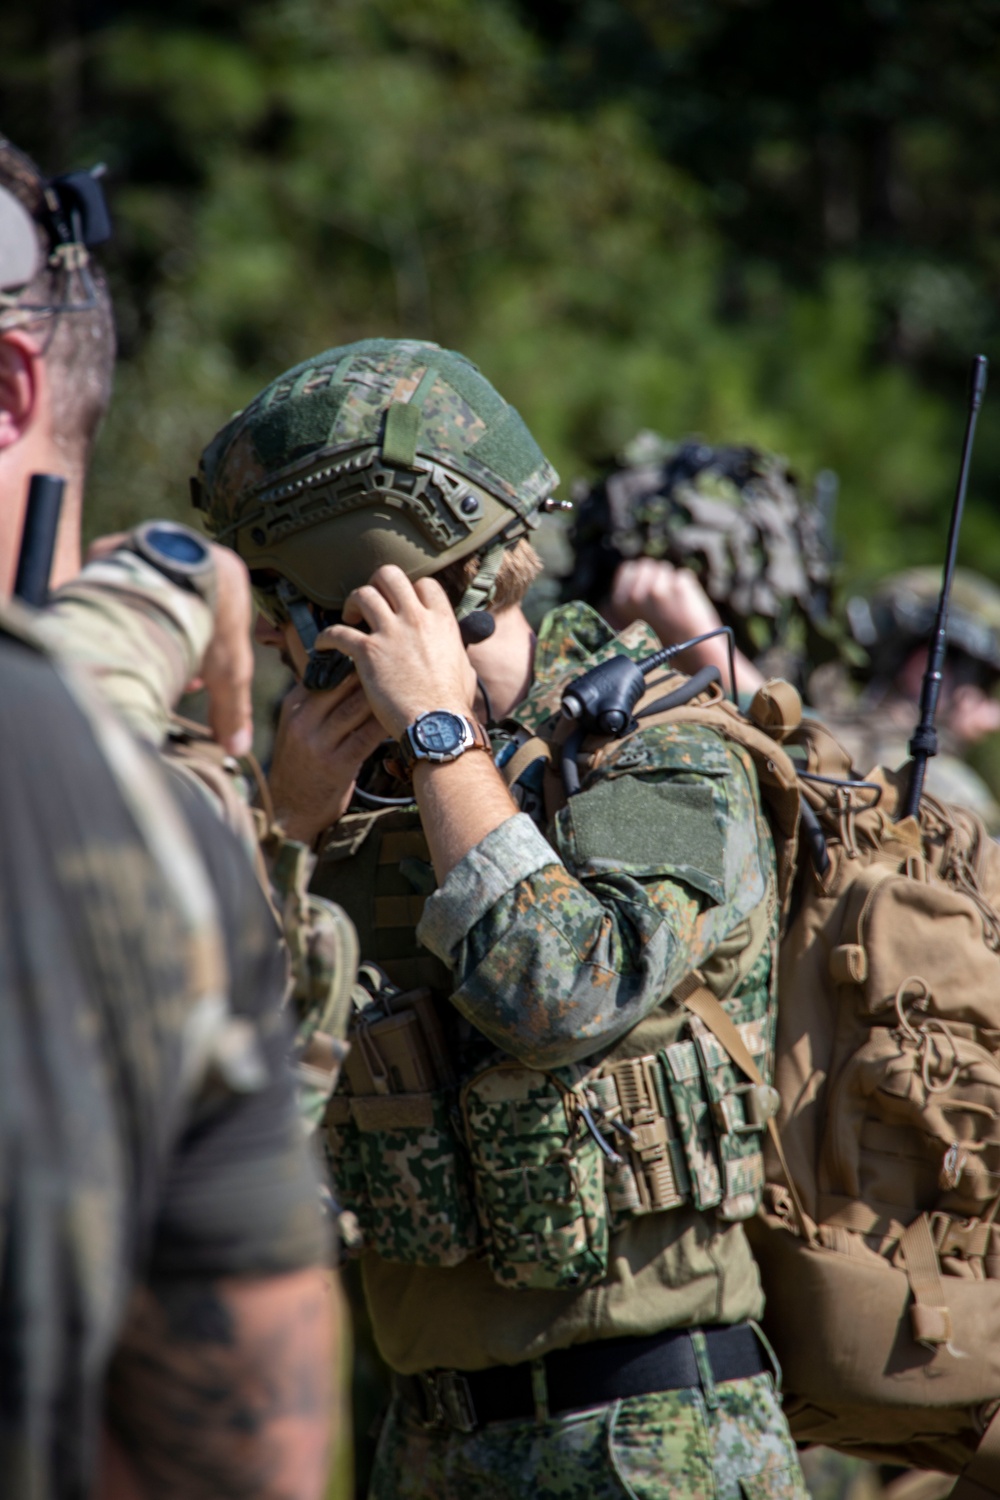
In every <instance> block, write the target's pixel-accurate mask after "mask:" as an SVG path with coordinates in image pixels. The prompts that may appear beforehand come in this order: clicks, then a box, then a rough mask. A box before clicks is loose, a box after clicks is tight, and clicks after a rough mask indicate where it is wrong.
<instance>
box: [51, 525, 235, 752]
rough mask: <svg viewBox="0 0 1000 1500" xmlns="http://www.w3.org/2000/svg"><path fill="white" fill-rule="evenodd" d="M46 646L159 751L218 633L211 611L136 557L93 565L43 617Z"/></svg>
mask: <svg viewBox="0 0 1000 1500" xmlns="http://www.w3.org/2000/svg"><path fill="white" fill-rule="evenodd" d="M38 627H39V631H40V633H41V634H42V635H43V637H44V639H45V641H46V643H47V644H48V645H49V646H50V647H51V648H52V649H53V650H54V651H56V652H57V653H58V654H59V655H60V656H61V657H63V658H64V659H65V660H68V661H72V662H73V663H74V664H76V665H77V666H80V667H83V668H84V670H85V671H86V672H87V673H88V675H89V676H90V677H91V678H92V679H93V680H94V681H95V682H96V684H97V686H98V687H99V688H100V690H101V693H102V694H103V696H104V697H105V698H106V699H107V701H108V702H109V703H110V704H111V706H112V707H113V708H115V709H116V710H117V711H118V713H120V714H121V716H122V718H123V719H124V720H125V721H126V723H127V724H128V725H129V727H130V728H131V729H132V730H133V732H134V733H136V734H138V735H139V736H140V737H141V738H142V739H145V740H148V741H149V742H150V743H151V744H154V745H159V744H161V743H162V741H163V737H164V735H165V734H166V730H167V724H168V721H169V718H170V713H171V710H172V709H173V707H174V705H175V704H176V702H177V700H178V698H179V697H180V695H181V693H182V692H183V691H184V688H185V687H186V685H187V684H188V682H190V680H191V678H192V677H193V676H194V675H195V672H196V670H197V667H198V664H199V662H200V661H201V659H202V656H203V655H204V653H205V648H206V647H207V645H208V643H209V640H210V639H211V636H212V630H213V614H212V609H211V607H210V606H209V605H208V604H207V603H206V602H205V600H203V599H202V598H200V597H199V596H198V595H197V594H194V593H192V592H191V591H190V590H188V589H184V588H180V587H178V585H177V584H175V583H172V582H171V581H170V580H169V579H168V578H165V577H164V575H163V574H162V573H160V572H159V571H158V570H157V569H156V568H154V567H152V566H151V565H150V564H149V563H147V562H145V561H144V560H143V559H142V558H140V557H138V556H136V554H135V553H133V552H129V551H127V550H124V549H122V550H120V551H118V552H115V553H112V555H111V556H110V557H107V558H102V559H101V560H99V561H97V562H92V563H88V564H87V566H86V567H85V568H84V570H83V572H82V573H80V574H79V575H78V577H76V578H75V579H74V580H73V581H72V582H71V583H69V584H66V585H65V586H64V587H63V588H61V589H60V590H59V591H58V593H57V594H56V595H55V596H54V598H53V600H52V602H51V604H50V605H49V607H48V609H46V610H44V611H42V613H41V614H40V615H39V617H38Z"/></svg>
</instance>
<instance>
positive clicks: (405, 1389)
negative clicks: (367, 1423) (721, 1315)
mask: <svg viewBox="0 0 1000 1500" xmlns="http://www.w3.org/2000/svg"><path fill="white" fill-rule="evenodd" d="M771 1368H772V1367H771V1364H770V1361H769V1359H768V1357H767V1356H766V1354H765V1352H764V1349H763V1348H762V1346H761V1343H760V1341H759V1339H758V1337H757V1334H756V1332H755V1330H754V1329H753V1327H752V1326H751V1325H750V1324H749V1323H737V1324H735V1325H734V1326H732V1327H725V1328H723V1327H709V1328H674V1329H669V1330H667V1331H666V1332H665V1333H655V1334H651V1335H650V1336H648V1337H646V1338H617V1339H601V1340H598V1341H597V1342H596V1343H590V1344H575V1345H573V1346H572V1347H571V1348H569V1349H557V1350H554V1351H553V1353H551V1354H547V1355H545V1357H544V1358H543V1359H539V1360H533V1361H528V1362H525V1363H523V1364H518V1365H497V1366H493V1367H492V1368H491V1369H488V1370H468V1371H462V1370H428V1371H421V1372H420V1374H418V1375H397V1376H395V1377H394V1387H395V1390H396V1393H397V1395H398V1396H399V1397H400V1399H401V1400H402V1401H403V1402H404V1404H405V1405H406V1406H407V1407H408V1408H409V1410H410V1411H411V1413H413V1414H414V1415H415V1416H416V1419H417V1421H418V1422H419V1423H420V1424H421V1425H422V1426H424V1427H426V1428H429V1429H433V1430H438V1431H445V1432H447V1431H451V1432H466V1433H469V1432H476V1431H477V1430H478V1429H479V1428H480V1427H485V1426H487V1425H488V1424H489V1423H491V1422H511V1421H534V1420H545V1419H546V1418H547V1417H549V1416H553V1417H554V1416H557V1415H559V1414H560V1413H562V1412H570V1411H585V1410H586V1409H587V1408H588V1407H592V1406H605V1405H607V1404H609V1403H610V1402H612V1401H622V1400H625V1399H626V1398H627V1397H629V1396H646V1395H652V1394H654V1393H655V1392H657V1391H674V1390H682V1389H685V1388H687V1387H696V1386H705V1385H707V1384H711V1383H713V1382H714V1383H716V1384H721V1383H722V1382H724V1381H727V1380H746V1379H749V1378H750V1377H751V1376H754V1375H763V1374H766V1373H768V1372H769V1371H770V1370H771Z"/></svg>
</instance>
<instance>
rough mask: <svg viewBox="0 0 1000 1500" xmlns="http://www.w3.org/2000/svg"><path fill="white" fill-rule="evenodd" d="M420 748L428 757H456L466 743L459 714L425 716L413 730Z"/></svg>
mask: <svg viewBox="0 0 1000 1500" xmlns="http://www.w3.org/2000/svg"><path fill="white" fill-rule="evenodd" d="M411 733H412V735H413V738H414V740H415V741H416V743H417V745H418V747H419V748H420V749H421V750H423V751H425V752H426V753H427V754H428V755H454V754H455V751H456V750H458V749H460V747H461V746H462V744H463V743H464V741H465V725H464V724H463V722H462V720H461V719H460V718H459V716H458V714H450V713H447V712H445V711H443V710H442V711H441V712H439V713H433V714H424V715H423V717H422V718H420V719H418V720H417V722H416V723H415V724H414V726H413V729H412V730H411Z"/></svg>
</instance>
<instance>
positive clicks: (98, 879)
mask: <svg viewBox="0 0 1000 1500" xmlns="http://www.w3.org/2000/svg"><path fill="white" fill-rule="evenodd" d="M271 930H272V929H271V927H270V922H269V918H268V913H267V908H266V905H265V903H264V899H263V896H262V894H261V892H260V890H259V888H258V886H257V884H256V882H255V881H254V879H253V876H252V873H251V872H250V870H249V867H248V866H247V863H246V860H245V858H244V857H243V854H242V852H241V851H240V849H239V848H238V846H237V844H236V843H235V841H234V840H233V839H232V838H231V837H230V835H229V834H228V833H227V832H226V830H225V829H223V828H221V827H220V826H219V824H218V820H217V819H216V818H215V817H214V816H213V814H212V813H211V812H210V810H209V809H208V808H207V806H205V804H204V803H203V802H202V801H201V799H199V798H197V797H196V796H194V795H193V793H192V791H191V789H190V787H189V786H186V785H182V786H180V787H179V788H177V789H175V791H174V792H173V793H171V791H170V790H169V789H168V787H167V785H166V782H165V780H164V778H163V775H162V773H161V771H160V770H159V768H158V766H157V764H156V763H155V762H154V761H153V760H152V758H151V757H149V756H148V755H147V754H146V753H144V752H143V751H141V750H140V748H139V746H138V745H137V743H136V742H135V741H134V740H132V739H131V737H130V736H129V735H128V734H127V732H126V731H125V730H124V728H122V727H121V725H120V724H119V723H118V721H117V720H116V719H114V718H113V717H112V716H111V715H110V713H109V712H108V711H107V710H106V709H104V708H102V707H100V706H99V705H98V704H97V703H95V702H94V701H93V695H92V690H90V689H84V688H83V687H82V686H81V685H80V683H79V682H78V681H77V680H75V679H74V678H73V677H71V676H66V675H65V674H64V673H63V672H62V671H60V670H59V669H57V668H56V667H55V666H54V664H53V663H52V662H51V661H50V660H48V659H47V658H46V657H45V655H44V654H43V653H42V650H41V648H40V646H39V644H38V643H37V641H35V640H34V639H33V637H32V634H31V628H30V626H29V625H28V624H27V623H26V621H25V619H24V618H23V617H22V615H21V613H20V612H5V613H4V614H3V615H2V616H0V1201H2V1226H3V1233H2V1235H0V1309H2V1311H0V1474H2V1476H3V1481H2V1488H3V1491H4V1493H5V1494H9V1495H10V1496H12V1497H14V1496H17V1497H18V1500H21V1497H23V1500H64V1497H65V1500H84V1497H87V1496H91V1495H93V1494H95V1493H96V1494H97V1495H98V1496H99V1497H100V1500H134V1497H138V1496H141V1495H147V1494H148V1495H154V1494H155V1495H157V1496H162V1497H164V1500H167V1497H173V1500H182V1497H183V1500H209V1497H219V1496H223V1495H233V1496H235V1495H240V1496H243V1497H248V1500H249V1497H254V1500H257V1497H259V1500H291V1497H300V1500H319V1496H320V1495H321V1493H322V1488H323V1480H324V1473H325V1453H326V1444H327V1437H328V1431H329V1412H330V1406H331V1403H330V1390H329V1386H330V1369H331V1338H332V1324H331V1296H330V1286H329V1277H328V1273H327V1272H326V1271H325V1269H324V1268H323V1267H324V1261H325V1259H326V1256H327V1254H328V1247H327V1245H326V1236H325V1234H324V1233H323V1231H322V1228H321V1223H320V1216H319V1211H318V1205H317V1201H316V1184H315V1179H314V1175H313V1170H312V1167H311V1165H310V1164H309V1162H308V1160H307V1156H306V1152H305V1149H304V1146H303V1143H302V1140H301V1131H300V1127H299V1124H298V1120H297V1117H296V1111H295V1106H294V1097H293V1088H292V1080H291V1076H290V1073H289V1071H288V1067H287V1057H286V1054H287V1046H288V1037H287V1034H286V1030H285V1026H284V1023H283V1021H282V1019H281V1017H280V1014H279V1010H278V1005H279V1001H280V995H281V986H282V981H283V966H282V963H281V960H280V956H279V953H278V949H277V946H276V944H275V943H274V942H273V941H272V940H271V939H270V936H269V933H270V931H271ZM105 1382H107V1383H106V1384H105ZM209 1393H210V1395H209ZM102 1420H103V1423H104V1427H105V1442H104V1456H103V1465H102V1476H101V1479H100V1481H99V1483H98V1486H97V1489H96V1491H95V1489H94V1483H95V1477H96V1474H97V1468H98V1460H99V1436H100V1430H101V1424H102Z"/></svg>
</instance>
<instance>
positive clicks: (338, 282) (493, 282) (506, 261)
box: [0, 0, 1000, 576]
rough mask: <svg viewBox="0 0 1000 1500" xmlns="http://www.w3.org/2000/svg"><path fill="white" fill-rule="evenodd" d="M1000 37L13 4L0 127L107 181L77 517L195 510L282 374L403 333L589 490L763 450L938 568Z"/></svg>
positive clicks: (190, 4)
mask: <svg viewBox="0 0 1000 1500" xmlns="http://www.w3.org/2000/svg"><path fill="white" fill-rule="evenodd" d="M807 12H808V13H809V14H808V16H807V14H806V13H807ZM807 20H808V22H809V24H808V25H807V24H806V23H807ZM814 22H816V25H814V24H813V23H814ZM998 42H1000V0H967V3H966V4H965V5H963V6H960V7H956V6H954V5H951V4H949V3H948V0H832V3H831V4H830V5H828V6H826V7H824V8H823V15H822V18H818V17H817V16H816V14H815V13H814V12H812V11H811V9H810V8H809V7H803V6H801V5H800V4H799V3H798V0H573V3H570V0H523V3H521V4H518V3H516V0H337V3H335V4H334V3H330V0H240V3H237V0H177V3H175V4H173V5H171V6H170V7H169V8H167V7H160V6H156V7H154V6H153V5H152V4H148V3H143V0H48V4H47V5H46V6H45V7H42V8H40V9H39V10H38V11H37V12H35V11H31V10H29V9H28V8H25V7H10V8H5V10H4V12H3V14H2V16H0V125H2V127H3V128H4V129H5V130H6V131H7V132H8V133H9V134H10V135H11V136H12V137H13V138H14V139H15V140H17V141H18V143H19V144H21V145H23V146H25V147H26V148H27V149H29V150H31V151H32V152H33V153H34V154H35V155H36V156H37V157H38V158H39V159H40V160H41V162H42V163H43V165H45V166H46V167H47V168H51V169H53V170H54V169H57V168H58V169H62V168H63V167H65V166H66V165H70V164H72V165H75V164H79V163H85V162H87V161H89V160H91V159H93V158H95V157H98V158H102V159H104V160H106V161H107V162H108V164H109V167H110V173H111V175H110V191H111V196H112V202H113V207H114V211H115V216H116V220H117V226H118V236H117V241H116V244H115V247H114V253H113V255H112V257H110V270H111V275H112V279H113V284H114V290H115V295H116V302H117V307H118V312H119V321H120V332H121V343H122V356H123V357H122V361H121V365H120V374H119V379H118V389H117V395H116V401H115V407H114V411H113V414H112V417H111V419H110V421H109V423H108V426H107V429H106V431H105V434H104V436H103V439H102V442H101V445H100V448H99V452H98V458H97V463H96V466H95V471H94V475H93V482H92V486H91V497H90V517H89V528H90V529H91V530H92V531H97V530H101V529H106V528H108V527H112V526H117V525H120V524H124V523H126V522H129V521H131V520H132V519H134V518H135V517H136V516H138V515H140V514H144V513H146V514H148V513H149V512H150V511H159V512H173V513H174V514H180V515H182V514H185V513H186V505H187V500H186V479H187V475H188V473H190V472H191V470H192V467H193V465H194V462H195V460H196V457H197V454H198V451H199V449H200V447H201V445H202V444H203V442H204V441H205V440H206V439H207V438H208V437H209V436H210V435H211V434H212V432H213V431H214V430H215V428H216V427H217V426H218V425H219V424H220V423H221V422H222V421H224V420H225V418H226V417H227V416H228V415H229V414H230V412H231V411H233V410H234V409H235V408H237V407H238V406H239V405H241V404H242V403H243V402H244V401H245V400H246V399H247V398H248V397H249V396H250V395H251V394H252V393H253V392H254V391H255V390H256V389H257V388H258V387H259V386H260V385H262V384H263V383H264V382H266V381H267V380H269V379H270V378H271V377H272V376H273V375H274V374H275V373H276V371H277V370H279V369H280V368H282V367H284V366H286V365H288V364H291V363H293V362H294V361H296V360H298V359H300V358H302V357H304V356H305V355H307V354H308V353H311V352H313V351H315V350H316V349H317V348H320V347H324V346H327V345H331V344H335V343H340V342H343V341H346V340H348V339H352V338H356V337H359V336H362V335H367V334H374V333H390V334H392V333H406V334H412V335H418V336H427V337H431V338H435V339H437V340H438V341H440V342H442V343H446V344H454V345H455V346H457V347H459V348H461V349H463V350H464V351H466V352H467V353H469V354H470V355H471V356H472V357H473V358H475V359H476V360H477V361H478V362H479V363H480V364H481V365H482V367H483V368H484V370H485V371H486V373H487V374H488V375H489V376H490V377H491V378H492V379H494V380H495V381H496V382H497V384H498V385H499V387H500V388H501V390H503V391H504V393H505V394H507V395H508V396H509V398H510V399H512V400H513V401H514V402H515V404H516V405H518V406H519V407H520V409H521V410H522V412H523V413H524V415H525V416H526V418H527V419H528V421H529V423H530V424H531V425H532V427H533V428H534V430H535V431H536V433H537V435H538V437H539V439H540V440H541V442H542V444H543V446H544V447H545V448H546V449H547V451H548V452H549V453H550V455H551V457H552V459H553V461H554V462H555V463H556V465H557V467H558V468H559V469H560V471H561V473H562V474H563V476H564V479H566V480H569V479H570V478H572V477H573V476H574V475H576V474H578V473H580V472H586V471H588V470H590V469H592V468H593V467H594V466H596V465H598V464H600V462H601V461H602V460H603V459H604V458H606V457H607V456H608V455H609V454H610V453H611V452H613V451H614V450H615V449H616V448H617V447H619V446H620V445H621V444H622V443H623V442H624V441H625V440H626V439H627V438H629V437H630V436H631V435H632V434H633V433H634V432H635V430H636V429H637V428H639V427H641V426H652V427H656V428H658V429H659V430H661V431H664V432H666V433H668V434H671V435H681V434H683V433H687V432H692V431H697V432H701V433H703V434H705V435H706V436H708V437H709V438H711V439H713V440H718V441H743V440H747V441H755V442H759V443H763V444H765V445H768V446H772V447H776V448H778V449H780V450H781V451H783V452H785V453H786V454H787V455H788V456H789V457H790V459H791V460H792V462H793V463H794V464H795V465H796V466H798V467H799V468H800V469H801V470H802V471H803V472H804V473H805V474H807V475H808V474H812V473H814V472H815V471H816V470H818V469H820V468H823V467H831V468H833V469H835V470H836V471H837V472H838V473H839V474H840V477H841V483H842V489H841V502H840V511H839V516H838V530H839V532H840V535H841V538H842V542H843V547H844V551H845V555H846V559H847V562H848V565H849V568H850V570H851V571H852V572H853V573H855V574H858V573H874V572H878V571H881V570H884V569H885V568H888V567H891V566H895V565H897V564H902V563H909V562H915V561H929V560H932V559H934V558H935V557H936V556H937V555H939V552H940V548H941V544H942V536H943V531H944V525H945V520H944V518H945V515H946V511H947V507H948V504H949V501H950V491H951V487H952V476H953V473H954V470H955V467H956V464H957V444H958V436H959V433H960V428H961V421H962V412H961V401H962V389H963V377H964V370H965V366H966V363H967V357H968V355H969V354H970V353H971V352H973V350H974V348H980V347H984V348H985V349H986V350H987V352H989V351H990V350H991V348H992V347H993V346H994V345H995V344H996V343H997V331H998V324H997V313H996V303H997V298H996V285H995V283H996V280H997V277H998V275H1000V222H998V216H1000V188H998V187H997V186H996V183H997V182H998V180H1000V178H998V174H997V170H996V169H997V166H998V165H1000V163H997V162H996V161H995V158H996V157H997V155H998V153H1000V132H998V131H997V130H996V125H997V123H998V121H997V116H998V114H1000V89H998V87H997V84H998V83H1000V47H998V45H997V43H998ZM991 427H995V428H996V429H997V435H996V436H994V435H992V433H991V430H990V429H991ZM998 462H1000V424H998V423H991V421H990V419H989V417H987V420H986V421H984V423H983V441H982V447H981V450H980V459H979V463H978V464H977V472H976V477H975V482H974V488H973V496H972V502H971V511H970V516H969V522H968V525H967V529H966V533H965V539H964V546H963V555H964V557H965V560H966V561H969V562H975V563H976V564H977V565H978V566H980V567H982V568H985V569H987V570H988V571H990V572H991V573H993V574H994V575H995V576H1000V526H998V525H997V523H996V521H995V520H994V517H993V485H992V477H991V476H992V472H993V471H994V469H995V467H996V464H997V463H998Z"/></svg>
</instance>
